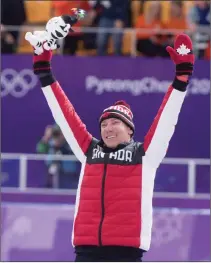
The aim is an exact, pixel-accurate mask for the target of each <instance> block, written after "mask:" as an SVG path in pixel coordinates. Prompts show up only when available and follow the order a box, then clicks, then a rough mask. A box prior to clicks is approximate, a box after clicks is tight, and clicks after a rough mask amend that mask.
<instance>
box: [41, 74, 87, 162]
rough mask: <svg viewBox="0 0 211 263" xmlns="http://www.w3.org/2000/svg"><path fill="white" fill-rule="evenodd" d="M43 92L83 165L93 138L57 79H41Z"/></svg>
mask: <svg viewBox="0 0 211 263" xmlns="http://www.w3.org/2000/svg"><path fill="white" fill-rule="evenodd" d="M41 84H42V91H43V93H44V95H45V98H46V100H47V103H48V106H49V108H50V110H51V112H52V115H53V117H54V119H55V121H56V123H57V124H58V125H59V126H60V129H61V131H62V133H63V134H64V137H65V139H66V141H67V143H68V144H69V145H70V147H71V149H72V151H73V153H74V154H75V156H76V158H77V159H78V160H79V161H80V162H81V163H82V162H84V161H85V159H86V156H85V153H86V151H87V150H88V147H89V145H90V143H91V140H92V136H91V134H90V133H89V132H88V131H87V129H86V126H85V125H84V123H83V122H82V121H81V119H80V118H79V116H78V115H77V113H76V112H75V109H74V107H73V105H72V104H71V103H70V101H69V100H68V98H67V96H66V95H65V93H64V91H63V90H62V88H61V87H60V85H59V83H58V82H57V81H55V79H53V78H51V79H50V80H49V77H48V78H47V81H46V79H41Z"/></svg>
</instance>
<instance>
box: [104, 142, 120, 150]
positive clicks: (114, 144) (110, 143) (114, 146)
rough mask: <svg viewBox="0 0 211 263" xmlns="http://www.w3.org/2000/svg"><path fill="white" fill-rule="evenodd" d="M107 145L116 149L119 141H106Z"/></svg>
mask: <svg viewBox="0 0 211 263" xmlns="http://www.w3.org/2000/svg"><path fill="white" fill-rule="evenodd" d="M105 145H106V146H107V147H108V148H113V149H115V148H116V147H117V146H118V143H116V142H108V143H105Z"/></svg>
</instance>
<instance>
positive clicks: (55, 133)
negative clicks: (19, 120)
mask: <svg viewBox="0 0 211 263" xmlns="http://www.w3.org/2000/svg"><path fill="white" fill-rule="evenodd" d="M37 152H38V153H43V154H49V155H52V154H57V155H73V153H72V151H71V149H70V147H69V145H68V143H67V142H66V140H65V138H64V136H63V134H62V132H61V130H60V128H59V127H58V126H57V125H53V126H51V125H49V126H47V127H46V129H45V133H44V136H43V137H42V139H41V140H40V141H39V142H38V144H37ZM46 165H47V169H48V172H47V183H46V187H50V188H52V187H53V188H57V187H59V188H72V189H76V188H77V185H78V177H79V174H78V173H77V164H76V162H75V161H60V160H53V159H52V157H51V156H49V158H48V160H47V162H46Z"/></svg>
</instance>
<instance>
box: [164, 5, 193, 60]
mask: <svg viewBox="0 0 211 263" xmlns="http://www.w3.org/2000/svg"><path fill="white" fill-rule="evenodd" d="M187 28H188V26H187V18H186V16H185V13H184V7H183V2H181V1H171V2H170V13H169V19H168V22H167V23H166V24H165V29H168V30H169V31H171V30H174V29H181V30H183V31H184V30H185V29H187ZM183 33H184V32H183ZM176 35H177V34H174V33H172V34H171V33H168V34H167V35H166V36H165V47H166V46H168V45H170V46H172V45H173V43H174V40H175V37H176ZM163 56H164V57H168V56H169V54H168V52H164V53H163Z"/></svg>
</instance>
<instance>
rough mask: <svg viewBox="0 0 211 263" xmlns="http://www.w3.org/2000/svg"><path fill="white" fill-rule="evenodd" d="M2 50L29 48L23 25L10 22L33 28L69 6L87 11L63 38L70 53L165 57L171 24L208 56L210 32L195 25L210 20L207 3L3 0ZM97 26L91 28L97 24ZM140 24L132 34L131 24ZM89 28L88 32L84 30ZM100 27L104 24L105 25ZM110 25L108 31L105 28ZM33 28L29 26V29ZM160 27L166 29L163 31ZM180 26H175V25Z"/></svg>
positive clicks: (65, 11) (25, 50)
mask: <svg viewBox="0 0 211 263" xmlns="http://www.w3.org/2000/svg"><path fill="white" fill-rule="evenodd" d="M1 4H2V9H1V33H2V34H1V51H2V53H15V52H18V53H28V52H31V49H30V47H29V45H28V44H27V43H26V41H25V39H24V35H25V32H26V31H24V30H22V31H18V30H17V29H14V30H8V26H16V27H17V26H18V27H20V26H23V25H25V26H26V25H30V26H31V27H32V29H33V30H35V29H37V27H38V26H41V27H42V28H43V26H44V25H45V24H46V22H47V21H48V20H49V19H50V18H51V17H53V16H60V15H62V14H68V13H69V12H70V10H71V8H73V7H77V8H82V9H84V10H86V11H87V16H86V18H85V19H84V20H81V21H79V22H78V23H77V24H76V25H75V26H74V28H75V29H76V30H75V32H74V33H71V34H70V35H69V36H68V37H66V39H65V41H64V43H62V52H64V53H65V54H69V55H100V56H102V55H107V54H109V55H130V54H131V49H132V48H133V49H136V50H135V52H136V55H140V56H141V55H142V56H151V57H154V56H161V57H166V56H167V53H166V50H165V48H166V46H167V45H172V43H173V40H174V37H175V35H176V34H177V33H176V31H175V30H180V31H182V32H188V33H189V34H190V36H191V37H192V38H193V41H194V48H195V52H196V54H197V56H198V57H199V58H210V35H209V32H207V31H208V30H207V31H206V30H205V31H204V30H200V29H199V27H203V28H204V27H207V28H208V26H209V25H210V3H209V1H207V0H204V1H203V0H202V1H146V0H136V1H130V0H112V1H111V0H110V1H102V0H96V1H88V0H83V1H27V0H19V1H13V0H2V2H1ZM95 28H98V29H100V31H99V32H95V30H91V29H95ZM124 28H127V29H128V28H129V29H132V28H134V29H137V30H141V31H139V32H137V33H136V35H135V39H136V42H135V45H134V44H133V41H132V40H134V37H133V36H134V35H133V34H132V32H131V30H127V31H125V32H123V31H122V29H124ZM87 29H89V32H88V33H87ZM103 29H104V30H103ZM108 29H112V30H113V31H112V32H108ZM33 30H32V31H33ZM164 30H166V32H165V33H164ZM177 32H178V31H177Z"/></svg>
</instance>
